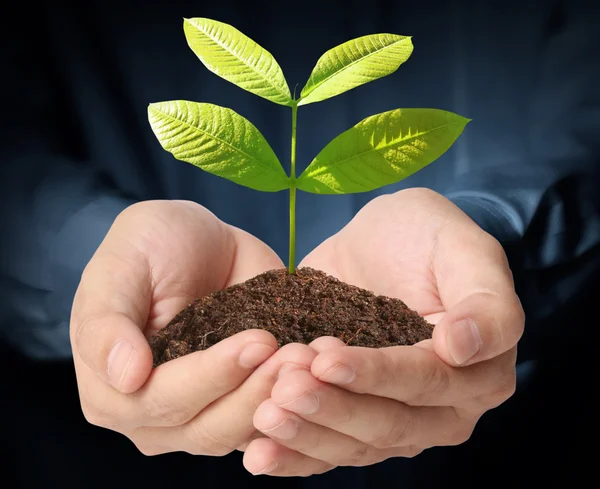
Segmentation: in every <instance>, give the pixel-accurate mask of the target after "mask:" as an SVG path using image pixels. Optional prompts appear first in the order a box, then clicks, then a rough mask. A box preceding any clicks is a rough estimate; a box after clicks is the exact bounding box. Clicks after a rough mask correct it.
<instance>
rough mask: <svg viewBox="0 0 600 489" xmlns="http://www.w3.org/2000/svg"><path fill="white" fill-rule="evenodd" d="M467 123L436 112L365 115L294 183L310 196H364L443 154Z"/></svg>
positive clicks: (415, 110) (397, 112)
mask: <svg viewBox="0 0 600 489" xmlns="http://www.w3.org/2000/svg"><path fill="white" fill-rule="evenodd" d="M469 121H470V119H466V118H465V117H461V116H460V115H457V114H453V113H452V112H446V111H443V110H438V109H396V110H391V111H389V112H383V113H382V114H377V115H373V116H371V117H367V118H366V119H364V120H363V121H361V122H359V123H358V124H357V125H356V126H354V127H353V128H351V129H349V130H348V131H346V132H344V133H342V134H340V135H339V136H338V137H337V138H335V139H334V140H333V141H331V142H330V143H329V144H328V145H327V146H326V147H325V148H324V149H323V150H322V151H321V152H320V153H319V154H318V155H317V157H316V158H315V159H314V160H313V161H312V163H311V164H310V165H309V166H308V168H306V170H305V171H304V172H303V173H302V175H300V177H299V178H298V180H297V187H298V188H299V189H301V190H304V191H305V192H311V193H315V194H349V193H356V192H368V191H370V190H374V189H376V188H379V187H383V186H384V185H389V184H391V183H396V182H399V181H400V180H402V179H404V178H406V177H408V176H409V175H412V174H413V173H415V172H416V171H418V170H420V169H421V168H423V167H424V166H427V165H428V164H429V163H431V162H433V161H434V160H436V159H437V158H439V157H440V156H441V155H442V154H444V153H445V152H446V150H447V149H448V148H450V146H452V143H454V141H455V140H456V139H457V138H458V136H459V135H460V134H461V133H462V131H463V129H464V128H465V125H466V124H467V123H468V122H469Z"/></svg>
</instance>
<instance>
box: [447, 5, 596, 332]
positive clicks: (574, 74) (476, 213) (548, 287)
mask: <svg viewBox="0 0 600 489" xmlns="http://www.w3.org/2000/svg"><path fill="white" fill-rule="evenodd" d="M558 5H560V7H561V8H560V11H559V16H558V18H557V19H556V24H555V26H554V28H553V29H552V30H551V31H550V32H549V33H548V34H547V37H546V38H545V41H544V43H543V49H542V51H541V53H540V58H539V65H538V66H537V68H536V73H535V76H536V79H537V83H536V85H535V89H534V92H533V93H532V96H531V101H530V103H531V105H530V107H528V108H524V111H525V112H526V111H527V110H529V111H530V114H531V120H532V122H533V124H532V127H529V128H527V127H524V128H523V130H527V131H528V133H529V135H528V140H529V141H528V142H529V148H530V151H529V152H528V153H527V155H523V156H522V157H521V158H520V160H517V161H516V162H512V163H509V164H506V165H498V164H494V165H493V166H491V167H486V166H485V163H484V162H482V164H481V165H479V166H478V167H477V170H475V171H471V172H469V173H468V174H465V175H463V176H462V178H458V179H457V180H456V181H454V182H453V183H452V184H450V185H449V186H448V187H447V189H446V191H445V194H446V196H447V197H448V198H450V199H451V200H452V201H453V202H454V203H456V204H457V205H458V206H459V207H460V208H461V209H463V210H464V211H465V212H466V213H467V214H468V215H469V216H470V217H471V218H472V219H473V220H474V221H476V222H477V223H478V224H479V225H480V226H481V227H482V228H483V229H484V230H486V231H488V232H489V233H491V234H492V235H493V236H495V237H496V238H497V239H498V240H499V241H500V242H501V243H502V244H503V245H504V246H505V249H506V250H507V252H508V254H509V260H510V263H511V268H512V269H513V273H514V275H515V282H516V284H517V289H518V291H520V292H521V293H520V295H521V297H522V300H524V302H525V304H524V306H525V310H526V311H528V315H527V316H528V327H526V335H525V337H524V341H525V343H528V342H530V341H531V339H532V338H533V337H534V336H539V335H540V334H552V333H551V332H550V331H544V326H543V324H544V323H545V322H551V321H548V319H549V318H551V317H552V316H553V315H554V314H556V313H557V311H559V310H560V308H561V307H562V306H566V305H567V304H569V302H570V301H571V300H572V299H573V298H574V297H575V296H576V295H577V293H578V291H581V290H582V288H584V287H586V286H587V285H589V283H590V280H592V279H593V277H594V274H595V273H597V270H598V268H599V264H600V257H599V253H598V250H599V245H600V192H599V191H598V183H599V182H600V172H599V168H600V138H598V135H599V134H600V84H599V83H598V80H599V79H600V63H599V62H598V60H599V59H600V36H599V33H600V31H599V30H598V28H597V21H598V19H599V18H600V17H599V16H598V6H597V5H593V2H578V1H574V2H562V3H559V4H558ZM519 123H520V121H515V124H519ZM529 325H530V326H531V327H529ZM528 329H529V331H528Z"/></svg>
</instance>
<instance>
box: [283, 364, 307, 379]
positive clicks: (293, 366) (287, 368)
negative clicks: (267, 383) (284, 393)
mask: <svg viewBox="0 0 600 489" xmlns="http://www.w3.org/2000/svg"><path fill="white" fill-rule="evenodd" d="M295 370H306V371H308V368H307V367H305V366H304V365H299V364H297V363H293V362H285V363H283V364H282V365H281V367H279V371H278V372H277V380H279V379H280V378H281V377H283V376H284V375H286V374H289V373H290V372H294V371H295Z"/></svg>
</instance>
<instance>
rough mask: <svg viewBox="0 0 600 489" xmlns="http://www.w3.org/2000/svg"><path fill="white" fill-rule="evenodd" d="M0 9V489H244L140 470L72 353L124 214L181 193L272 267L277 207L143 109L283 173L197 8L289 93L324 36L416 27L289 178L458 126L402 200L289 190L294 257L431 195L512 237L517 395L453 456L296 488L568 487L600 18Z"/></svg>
mask: <svg viewBox="0 0 600 489" xmlns="http://www.w3.org/2000/svg"><path fill="white" fill-rule="evenodd" d="M8 8H9V11H8V12H7V13H6V15H5V16H4V17H3V21H4V23H5V25H4V28H3V29H2V36H3V39H2V44H1V45H2V48H1V49H2V51H3V54H2V58H0V59H1V63H2V73H3V75H2V83H3V84H4V88H3V91H2V93H3V94H4V97H3V101H2V115H3V117H2V120H1V122H0V128H1V130H2V132H0V134H1V135H2V138H3V140H2V148H1V150H0V151H1V153H0V155H1V158H2V159H1V161H0V163H1V171H2V173H1V180H0V189H1V191H2V192H1V194H0V204H1V205H2V209H3V230H4V231H3V234H2V239H1V240H0V247H1V251H2V254H1V260H2V261H1V262H0V263H1V268H0V271H1V276H0V280H1V282H0V286H1V289H0V291H1V294H0V297H1V298H0V306H1V308H0V338H1V344H2V348H3V349H4V350H5V351H6V357H5V358H4V360H3V364H2V367H3V371H4V372H5V378H6V387H5V388H4V389H3V391H2V399H3V404H2V409H3V411H5V412H3V416H2V420H3V423H4V424H5V426H4V429H3V433H4V435H5V436H7V439H6V442H5V443H3V444H2V447H3V449H5V450H6V452H7V453H6V455H5V456H4V458H3V460H6V461H7V464H6V466H5V467H6V468H7V477H9V479H8V480H9V481H10V482H9V487H106V486H110V487H128V486H132V485H133V486H134V487H138V486H140V487H141V486H142V483H141V482H140V480H142V479H143V477H144V474H146V473H148V471H149V470H152V471H153V472H152V477H151V478H150V479H148V480H144V482H143V485H144V487H161V484H162V487H172V486H174V485H175V481H177V483H180V481H184V480H189V481H190V483H194V484H200V485H203V486H204V487H212V486H213V485H216V484H217V483H225V481H227V480H230V479H229V478H230V477H238V476H239V477H242V478H243V480H245V482H244V484H250V483H251V482H250V480H251V478H250V477H249V476H244V474H243V471H242V470H241V469H240V464H239V454H233V455H232V456H230V457H226V458H224V459H208V460H206V459H198V458H195V459H194V458H192V457H187V456H184V455H179V454H178V455H166V456H162V457H159V458H153V459H146V458H144V457H143V456H141V455H139V454H137V452H136V451H135V448H134V447H133V446H132V445H131V443H130V442H129V441H127V440H126V439H124V438H122V437H120V436H119V435H116V434H114V433H111V432H108V431H105V430H101V429H99V428H95V427H92V426H88V425H87V424H86V423H85V421H84V420H83V417H82V415H81V412H80V410H79V406H78V401H77V392H76V385H75V381H74V375H73V372H72V365H71V363H70V359H69V357H70V345H69V344H68V314H69V310H70V306H71V301H72V296H73V293H74V291H75V288H76V286H77V283H78V280H79V275H80V273H81V270H82V268H83V266H84V265H85V263H86V262H87V260H89V258H90V257H91V254H92V253H93V251H94V249H95V247H96V246H97V245H98V244H99V242H100V240H101V239H102V236H103V235H104V233H105V232H106V230H107V229H108V226H109V225H110V223H111V222H112V220H113V219H114V217H115V216H116V215H117V213H118V212H119V211H120V210H121V209H123V208H124V207H126V206H127V205H129V204H130V203H132V202H135V201H139V200H146V199H156V198H186V199H191V200H195V201H197V202H200V203H201V204H203V205H206V206H207V207H209V208H210V209H211V210H212V211H213V212H214V213H215V214H216V215H217V216H219V217H220V218H221V219H223V220H225V221H226V222H229V223H231V224H234V225H236V226H239V227H241V228H243V229H245V230H247V231H249V232H251V233H253V234H255V235H256V236H258V237H259V238H261V239H263V240H264V241H265V242H266V243H267V244H269V245H270V246H271V247H273V249H274V250H275V251H276V252H277V253H279V254H280V255H281V256H282V257H283V258H284V259H285V257H286V256H287V239H288V238H287V212H288V211H287V195H286V194H285V192H280V193H276V194H261V193H257V192H254V191H251V190H249V189H245V188H242V187H239V186H236V185H234V184H232V183H230V182H228V181H225V180H222V179H219V178H216V177H213V176H210V175H206V174H204V173H203V172H200V171H198V170H197V169H195V168H193V167H192V166H191V165H187V164H185V163H182V162H177V161H175V160H173V158H172V157H171V156H170V155H169V154H168V153H166V152H164V151H162V149H161V148H160V146H159V145H158V143H157V142H156V140H155V138H154V136H153V134H152V132H151V131H150V130H149V127H148V124H147V119H146V107H147V104H148V103H149V102H154V101H160V100H170V99H188V100H196V101H207V102H212V103H217V104H220V105H224V106H227V107H231V108H233V109H234V110H236V111H237V112H239V113H240V114H242V115H244V116H245V117H247V118H248V119H250V120H251V121H252V122H253V123H254V124H255V125H256V126H257V127H258V128H259V129H260V130H261V131H262V132H263V134H264V135H265V136H266V138H267V140H268V141H269V143H270V144H271V145H272V147H273V148H274V150H275V152H276V153H277V154H278V156H279V157H280V159H281V160H282V162H286V161H287V160H288V152H289V148H288V146H289V142H288V141H289V110H286V109H285V108H283V107H280V106H276V105H274V104H271V103H269V102H268V101H265V100H262V99H259V98H257V97H255V96H253V95H251V94H249V93H247V92H243V91H241V90H240V89H238V88H237V87H234V86H233V85H231V84H229V83H227V82H225V81H224V80H221V79H219V78H218V77H216V76H214V75H212V74H210V73H209V72H208V71H207V70H206V69H205V68H204V67H203V66H202V65H201V64H200V62H199V61H198V60H197V59H196V58H195V56H194V55H193V53H192V52H191V51H190V50H189V48H188V47H187V45H186V43H185V39H184V37H183V32H182V26H181V24H182V17H194V16H205V17H212V18H215V19H219V20H222V21H225V22H228V23H231V24H233V25H234V26H235V27H237V28H238V29H240V30H241V31H242V32H244V33H246V34H248V35H249V36H251V37H252V38H253V39H255V40H256V41H257V42H259V43H260V44H261V45H263V46H264V47H266V48H267V49H268V50H269V51H271V52H272V53H273V54H274V55H275V57H276V58H277V60H278V61H279V63H280V65H281V66H282V68H283V70H284V73H285V74H286V78H287V80H288V83H289V85H290V87H291V88H292V90H293V88H294V86H295V85H296V83H298V84H299V85H298V90H299V89H301V87H302V85H303V83H304V81H305V80H306V78H307V77H308V74H309V73H310V70H311V69H312V67H313V65H314V63H315V61H316V60H317V59H318V57H319V56H320V55H321V54H322V53H323V52H324V51H325V50H327V49H329V48H331V47H333V46H334V45H336V44H338V43H341V42H344V41H346V40H348V39H350V38H352V37H357V36H360V35H364V34H368V33H372V32H385V31H388V32H396V33H400V34H405V35H412V36H413V41H414V43H415V51H414V54H413V56H412V57H411V59H410V60H409V61H408V62H407V63H406V64H405V65H403V66H402V67H401V68H400V69H399V70H398V72H397V73H395V74H394V75H392V76H390V77H388V78H385V79H382V80H379V81H377V82H374V83H372V84H369V85H366V86H364V87H361V88H358V89H356V90H353V91H352V92H349V93H347V94H344V95H342V96H340V97H336V98H334V99H332V100H330V101H326V102H323V103H319V104H314V105H309V106H307V107H305V108H304V107H303V108H302V110H300V113H299V127H298V134H299V152H298V161H299V169H300V170H301V169H302V168H303V167H304V166H306V164H308V162H310V160H311V159H312V157H313V156H314V155H315V154H316V153H317V152H318V151H319V150H320V149H321V148H322V147H323V146H324V145H325V144H326V143H327V142H328V141H329V140H331V139H332V138H333V137H335V136H336V135H337V134H339V133H340V132H342V131H343V130H345V129H347V128H348V127H350V126H351V125H353V124H355V123H356V122H358V121H359V120H361V119H362V118H364V117H366V116H368V115H371V114H373V113H376V112H382V111H385V110H389V109H392V108H396V107H435V108H442V109H446V110H452V111H455V112H458V113H460V114H461V115H464V116H466V117H470V118H472V119H473V122H472V123H471V124H469V126H468V127H467V130H466V131H465V133H464V134H463V135H462V136H461V138H460V139H459V140H458V141H457V143H456V144H455V145H454V146H453V147H452V149H451V150H450V151H449V152H448V153H446V154H445V155H444V156H443V157H442V158H440V159H439V160H438V161H436V162H435V163H434V164H432V165H430V166H429V167H427V168H426V169H424V170H423V171H421V172H419V173H417V174H416V175H414V176H412V177H410V178H408V179H407V180H405V181H403V182H401V183H400V184H397V185H394V186H390V187H386V188H384V189H381V190H379V191H375V192H370V193H368V194H360V195H353V196H313V195H309V194H300V196H299V214H298V255H299V258H301V257H302V256H304V255H305V254H306V253H308V252H309V251H310V250H311V249H312V248H314V247H315V246H316V245H317V244H318V243H320V242H321V241H322V240H323V239H325V238H326V237H328V236H330V235H331V234H333V233H335V232H336V231H337V230H338V229H340V228H341V227H342V226H343V225H344V224H345V223H346V222H348V220H349V219H351V218H352V216H353V215H354V214H355V213H356V212H357V211H358V210H359V209H360V208H361V207H362V206H363V205H364V204H365V203H366V202H368V201H369V200H370V199H372V198H373V197H375V196H376V195H378V194H381V193H389V192H392V191H395V190H398V189H401V188H405V187H416V186H426V187H429V188H433V189H435V190H437V191H439V192H441V193H444V194H445V195H447V196H448V197H449V198H451V199H452V200H453V201H454V202H456V203H457V204H458V205H460V206H461V207H462V208H463V209H464V210H465V211H466V212H467V213H468V214H469V215H470V216H471V217H472V218H473V219H475V220H476V221H477V222H478V223H479V224H480V225H481V226H482V227H484V229H486V230H488V231H489V232H491V233H492V234H493V235H494V236H496V237H497V238H498V239H499V240H500V241H501V242H502V243H503V245H504V246H505V248H506V250H507V252H508V254H509V257H510V260H511V266H512V268H513V271H514V272H515V279H516V282H517V287H518V291H519V293H520V295H521V298H522V300H523V303H524V306H525V309H526V313H527V318H528V319H527V327H526V334H525V336H524V338H523V341H522V343H521V346H520V354H519V363H520V385H519V391H518V393H517V395H515V397H514V398H513V399H511V400H510V401H509V402H508V403H507V404H506V405H504V406H502V407H501V408H499V409H497V410H495V411H493V412H491V413H488V414H486V415H485V416H484V418H483V419H482V421H481V423H480V425H479V426H478V428H477V430H476V432H475V435H474V437H473V439H472V440H471V441H469V442H468V443H467V444H465V445H464V446H461V447H457V448H452V449H434V450H429V451H427V452H425V453H424V454H423V455H422V456H420V457H418V458H417V459H415V460H411V461H403V460H396V461H390V462H386V463H384V464H381V465H380V466H377V467H375V468H373V469H365V470H357V469H355V470H352V469H342V470H336V471H334V473H332V474H329V475H326V476H323V477H315V478H311V479H309V480H308V481H306V482H298V484H304V485H306V486H307V487H320V485H323V487H326V485H327V484H331V483H333V482H335V481H340V483H341V482H343V483H344V484H346V485H348V487H380V486H383V484H384V482H385V481H390V482H392V483H393V484H400V482H403V483H406V487H432V486H433V484H439V483H444V484H447V485H450V484H457V486H458V485H460V486H461V487H471V486H472V487H478V486H479V484H481V485H484V486H487V487H494V486H495V485H496V484H500V482H501V481H503V480H506V481H510V486H511V487H519V486H520V484H523V485H524V484H525V482H523V481H526V480H530V481H531V484H533V485H532V487H537V485H541V484H546V485H548V484H551V485H550V486H549V487H554V484H557V483H558V481H559V480H561V478H562V477H566V476H567V475H568V474H570V471H573V473H574V474H575V476H576V477H580V476H581V475H582V473H583V472H585V470H586V468H588V466H587V465H586V463H585V458H586V452H585V450H583V449H582V448H581V447H580V442H581V440H582V435H585V436H586V437H587V438H592V436H593V433H594V431H593V430H594V429H595V427H596V422H595V420H594V419H593V418H592V417H591V414H592V411H593V404H592V403H591V396H592V393H593V383H594V381H593V378H594V371H597V368H594V367H595V365H594V360H595V359H596V353H598V347H597V343H596V342H595V339H596V338H597V328H596V327H595V326H596V325H597V323H598V321H597V319H596V316H595V307H594V306H595V303H594V302H595V300H597V299H596V297H597V295H595V293H594V288H595V286H596V285H597V277H598V273H597V272H598V263H599V260H600V258H599V253H598V249H599V246H598V243H599V242H600V217H599V216H600V210H599V209H600V202H599V195H598V191H597V188H598V183H599V179H598V161H599V159H600V91H599V89H598V86H599V80H600V73H599V71H600V62H599V61H598V60H599V59H600V38H599V32H598V31H599V29H598V26H599V22H600V17H599V16H598V6H597V4H596V3H593V2H591V1H590V2H587V1H573V2H568V1H521V2H517V1H510V0H508V1H503V2H499V1H490V2H477V1H474V0H472V1H467V0H464V1H455V2H442V1H433V2H431V1H430V2H421V3H417V2H406V1H398V2H382V1H380V2H370V3H369V6H368V7H365V6H364V5H363V3H362V2H358V1H338V2H318V3H315V4H297V5H296V4H292V3H289V2H281V3H276V2H273V3H272V4H270V5H268V4H267V3H266V2H262V3H261V2H216V3H214V4H209V3H207V2H189V1H186V0H175V1H170V2H167V1H165V2H155V1H154V2H142V1H135V0H128V1H120V2H114V1H108V2H101V1H97V0H96V1H90V2H86V3H80V2H74V1H66V0H65V1H63V0H60V1H53V2H50V1H44V2H42V1H39V2H23V3H20V4H19V5H12V6H10V7H8ZM173 467H177V468H178V470H180V471H181V476H180V478H178V477H174V476H172V475H171V472H170V470H171V469H172V468H173ZM156 471H158V473H156ZM252 480H253V481H254V483H257V484H260V485H261V487H264V486H265V485H267V484H272V485H274V486H278V485H281V484H286V486H290V487H291V486H292V482H291V481H289V480H287V481H282V480H279V481H274V480H267V479H266V478H264V477H263V478H258V479H256V478H255V479H252ZM127 481H130V482H127ZM163 481H164V482H163ZM256 481H259V482H256ZM484 481H486V482H484ZM490 481H491V484H492V485H490ZM518 481H521V482H518ZM534 481H535V482H534ZM181 483H182V482H181ZM294 483H295V482H294ZM11 484H12V485H11Z"/></svg>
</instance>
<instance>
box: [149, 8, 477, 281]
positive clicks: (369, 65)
mask: <svg viewBox="0 0 600 489" xmlns="http://www.w3.org/2000/svg"><path fill="white" fill-rule="evenodd" d="M183 27H184V32H185V36H186V38H187V42H188V44H189V46H190V48H191V49H192V51H193V52H194V53H195V54H196V55H197V56H198V58H199V59H200V61H201V62H202V63H203V64H204V66H206V68H208V69H209V70H210V71H212V72H213V73H215V74H217V75H218V76H220V77H221V78H224V79H225V80H227V81H229V82H231V83H233V84H235V85H237V86H238V87H240V88H243V89H244V90H247V91H248V92H251V93H253V94H255V95H258V96H260V97H263V98H265V99H267V100H270V101H271V102H274V103H276V104H280V105H284V106H287V107H290V108H291V110H292V138H291V155H290V173H289V175H287V174H286V173H285V171H284V169H283V167H282V165H281V163H280V162H279V160H278V158H277V156H276V155H275V153H274V152H273V150H272V149H271V147H270V146H269V143H268V142H267V141H266V139H265V138H264V136H263V135H262V134H261V133H260V131H259V130H258V129H257V128H256V127H255V126H254V125H253V124H252V123H251V122H250V121H248V120H247V119H245V118H244V117H242V116H241V115H239V114H238V113H236V112H235V111H233V110H232V109H229V108H225V107H221V106H218V105H214V104H209V103H197V102H190V101H187V100H175V101H168V102H158V103H153V104H150V105H149V107H148V119H149V121H150V125H151V126H152V130H153V131H154V134H155V135H156V137H157V138H158V141H159V142H160V144H161V145H162V147H163V148H164V149H165V150H167V151H169V152H170V153H172V154H173V156H174V157H175V158H177V159H178V160H182V161H186V162H188V163H191V164H193V165H195V166H197V167H199V168H201V169H203V170H205V171H207V172H209V173H212V174H214V175H218V176H220V177H223V178H227V179H228V180H231V181H233V182H235V183H237V184H240V185H244V186H246V187H250V188H252V189H255V190H261V191H263V192H278V191H281V190H289V192H290V239H289V263H288V271H289V273H294V270H295V260H296V258H295V249H296V191H297V190H302V191H304V192H311V193H315V194H349V193H357V192H368V191H370V190H374V189H377V188H380V187H383V186H385V185H389V184H392V183H396V182H399V181H400V180H403V179H404V178H406V177H408V176H410V175H412V174H413V173H415V172H417V171H418V170H420V169H422V168H423V167H425V166H427V165H428V164H429V163H431V162H433V161H435V160H436V159H437V158H439V157H440V156H441V155H442V154H444V153H445V152H446V151H447V150H448V148H450V146H452V144H453V143H454V141H455V140H456V139H457V138H458V136H459V135H460V134H461V133H462V131H463V129H464V127H465V125H466V124H467V123H468V122H469V121H470V119H467V118H465V117H462V116H460V115H457V114H454V113H452V112H447V111H444V110H439V109H414V108H411V109H394V110H390V111H388V112H383V113H381V114H377V115H372V116H370V117H367V118H366V119H364V120H362V121H361V122H359V123H358V124H356V125H355V126H354V127H352V128H350V129H349V130H347V131H345V132H343V133H342V134H340V135H339V136H337V137H336V138H335V139H333V140H332V141H331V142H330V143H329V144H327V146H325V148H323V150H322V151H321V152H320V153H319V154H317V156H316V157H315V158H314V159H313V161H312V162H311V163H310V164H309V165H308V167H307V168H306V169H305V170H304V171H303V172H302V174H301V175H300V176H299V177H296V121H297V117H298V108H299V107H300V106H303V105H308V104H311V103H315V102H320V101H322V100H326V99H328V98H331V97H335V96H336V95H340V94H342V93H344V92H346V91H348V90H351V89H353V88H356V87H358V86H360V85H364V84H365V83H368V82H371V81H373V80H376V79H378V78H381V77H384V76H387V75H390V74H392V73H394V72H395V71H396V70H397V69H398V67H399V66H400V65H401V64H402V63H404V62H405V61H406V60H407V59H408V58H409V57H410V55H411V54H412V51H413V44H412V39H411V37H409V36H400V35H396V34H373V35H369V36H364V37H359V38H357V39H353V40H351V41H348V42H345V43H344V44H341V45H339V46H337V47H335V48H333V49H331V50H329V51H327V52H326V53H325V54H323V56H321V58H320V59H319V60H318V61H317V64H316V66H315V67H314V69H313V71H312V73H311V75H310V77H309V79H308V81H307V82H306V85H305V86H304V88H303V89H302V92H301V93H300V96H299V97H298V98H296V97H295V96H294V97H292V94H291V93H290V89H289V87H288V84H287V82H286V80H285V77H284V75H283V71H282V70H281V67H280V66H279V64H278V63H277V61H276V60H275V58H274V57H273V56H272V55H271V53H269V52H268V51H267V50H265V49H263V48H262V47H261V46H259V45H258V44H257V43H255V42H254V41H253V40H252V39H250V38H248V37H247V36H245V35H244V34H242V33H241V32H240V31H239V30H237V29H235V28H234V27H232V26H230V25H228V24H224V23H222V22H217V21H215V20H211V19H204V18H193V19H184V24H183Z"/></svg>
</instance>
